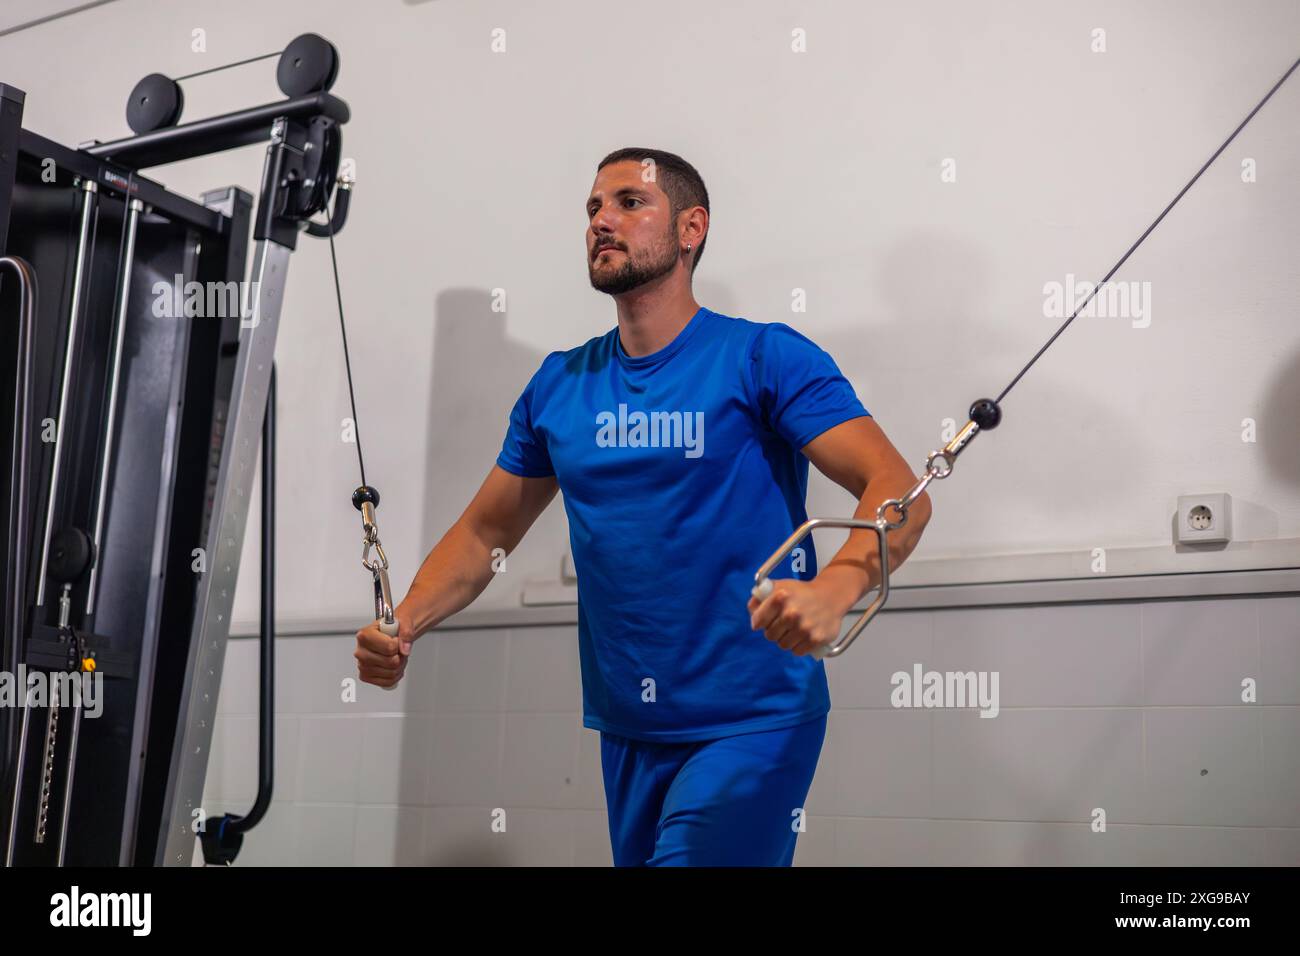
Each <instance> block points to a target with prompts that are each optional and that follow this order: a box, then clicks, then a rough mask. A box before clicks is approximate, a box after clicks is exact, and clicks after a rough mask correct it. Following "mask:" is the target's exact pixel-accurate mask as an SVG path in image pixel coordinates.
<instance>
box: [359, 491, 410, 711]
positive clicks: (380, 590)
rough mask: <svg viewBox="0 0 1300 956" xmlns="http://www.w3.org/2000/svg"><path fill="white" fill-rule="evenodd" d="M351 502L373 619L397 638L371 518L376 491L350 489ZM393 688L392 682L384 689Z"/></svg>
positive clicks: (385, 573) (385, 557)
mask: <svg viewBox="0 0 1300 956" xmlns="http://www.w3.org/2000/svg"><path fill="white" fill-rule="evenodd" d="M352 504H353V507H355V508H356V509H357V510H358V511H360V512H361V529H362V532H363V533H364V535H365V537H364V539H363V542H362V550H361V566H362V567H364V568H365V569H366V570H367V571H369V572H370V574H371V576H372V577H373V578H374V583H375V621H376V622H377V623H378V625H379V630H380V631H381V632H382V633H384V634H387V635H388V636H389V637H397V635H398V633H399V632H400V630H401V628H400V626H399V625H398V623H397V618H396V616H395V615H394V613H393V591H392V586H391V585H390V584H389V581H388V555H386V554H385V553H384V545H383V542H381V541H380V540H379V524H378V522H377V520H376V518H375V509H376V508H377V507H379V492H378V491H377V490H376V489H374V488H372V487H371V486H370V485H362V486H361V487H360V488H358V489H357V490H356V491H354V492H352ZM372 549H373V550H374V552H375V557H373V558H372V557H371V556H370V552H371V550H372ZM396 689H397V685H396V684H394V685H393V686H392V687H385V688H384V690H396Z"/></svg>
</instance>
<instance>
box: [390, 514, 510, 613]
mask: <svg viewBox="0 0 1300 956" xmlns="http://www.w3.org/2000/svg"><path fill="white" fill-rule="evenodd" d="M494 547H495V546H494V545H493V544H491V542H489V541H485V540H484V538H483V536H481V535H480V534H478V533H476V532H475V530H474V529H473V527H472V526H470V525H469V524H467V523H466V522H463V521H457V522H456V523H455V524H454V525H452V526H451V528H449V529H448V531H447V533H446V534H445V535H443V536H442V540H440V541H439V542H438V543H437V544H436V545H434V547H433V550H432V551H430V552H429V556H428V557H426V558H425V559H424V563H423V564H422V565H420V570H419V571H418V572H417V573H416V575H415V580H414V581H412V582H411V587H410V590H409V591H407V593H406V597H405V598H403V599H402V601H401V603H400V604H398V605H397V608H396V609H395V610H396V613H397V615H398V616H399V617H401V618H403V619H405V620H407V621H408V623H409V624H410V627H411V630H412V632H413V633H414V635H415V636H416V637H419V636H420V635H421V634H423V633H425V632H426V631H428V630H431V629H432V628H434V627H436V626H437V625H438V624H439V623H441V622H442V621H444V620H446V619H447V618H449V617H451V616H452V615H453V614H455V613H457V612H458V611H462V610H464V609H465V608H466V607H468V606H469V605H470V604H471V603H473V601H474V599H475V598H477V597H478V596H479V595H480V594H482V593H483V590H484V588H486V587H487V586H488V584H489V583H491V581H492V576H493V573H494V572H493V554H492V552H493V550H494Z"/></svg>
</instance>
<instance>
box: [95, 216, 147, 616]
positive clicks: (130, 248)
mask: <svg viewBox="0 0 1300 956" xmlns="http://www.w3.org/2000/svg"><path fill="white" fill-rule="evenodd" d="M143 210H144V203H142V202H141V201H140V200H138V199H132V200H130V201H129V202H128V203H127V217H126V246H125V248H124V249H123V250H122V269H121V274H120V283H119V291H118V297H117V317H116V319H115V320H114V322H113V361H112V365H111V366H110V369H109V380H108V381H109V385H108V422H107V424H106V425H105V426H104V459H103V461H102V462H101V463H100V467H99V493H98V494H97V495H96V497H95V527H94V531H93V533H92V535H91V538H90V540H91V543H92V544H93V545H94V546H95V550H96V552H98V551H99V549H100V544H101V541H100V538H101V536H102V535H103V533H104V513H105V511H106V510H107V508H108V479H109V475H111V474H112V471H113V433H114V432H115V431H116V426H117V390H118V387H119V385H120V380H121V374H122V346H123V344H124V343H125V341H126V308H127V303H128V300H129V299H130V297H131V267H132V265H133V263H134V260H135V232H136V227H137V225H138V223H139V220H140V213H141V212H142V211H143ZM98 579H99V561H94V562H93V563H92V564H91V565H90V585H89V587H88V589H87V592H86V614H87V615H89V614H91V613H92V612H93V611H94V610H95V587H96V584H97V583H98Z"/></svg>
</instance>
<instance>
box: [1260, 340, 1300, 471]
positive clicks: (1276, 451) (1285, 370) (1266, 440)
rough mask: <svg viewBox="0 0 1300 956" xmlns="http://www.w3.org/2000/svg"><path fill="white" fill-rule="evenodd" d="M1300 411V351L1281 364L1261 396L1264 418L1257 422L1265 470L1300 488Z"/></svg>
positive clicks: (1261, 417) (1261, 416)
mask: <svg viewBox="0 0 1300 956" xmlns="http://www.w3.org/2000/svg"><path fill="white" fill-rule="evenodd" d="M1297 410H1300V352H1296V353H1294V354H1293V355H1292V356H1291V358H1290V359H1289V360H1288V361H1287V362H1284V363H1280V364H1279V366H1278V372H1277V375H1276V376H1274V378H1273V381H1272V382H1270V383H1269V384H1268V387H1267V388H1266V389H1265V390H1264V392H1263V394H1262V395H1261V396H1260V401H1259V416H1260V417H1259V420H1258V421H1257V422H1256V423H1255V424H1256V429H1257V431H1256V435H1255V440H1256V441H1257V442H1258V443H1259V446H1260V451H1261V452H1262V455H1263V460H1264V467H1265V468H1266V469H1267V470H1268V472H1269V473H1270V474H1271V475H1273V476H1274V477H1276V478H1277V479H1278V480H1280V481H1283V482H1285V483H1286V484H1288V485H1290V486H1291V487H1293V488H1294V487H1296V486H1297V485H1300V442H1297V441H1296V440H1295V438H1296V434H1297V433H1298V432H1300V428H1297V426H1296V413H1297Z"/></svg>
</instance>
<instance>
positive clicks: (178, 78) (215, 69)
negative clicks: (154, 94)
mask: <svg viewBox="0 0 1300 956" xmlns="http://www.w3.org/2000/svg"><path fill="white" fill-rule="evenodd" d="M282 52H283V51H277V52H275V53H263V54H262V55H261V56H250V57H249V58H248V59H247V60H240V61H238V62H237V63H227V64H226V65H225V66H214V67H212V68H211V69H210V70H199V72H197V73H186V74H185V75H184V76H174V77H172V80H173V81H174V82H176V83H179V82H180V81H181V80H192V79H194V77H196V76H206V75H207V74H208V73H220V72H221V71H222V70H229V69H231V68H232V67H236V66H243V65H244V64H245V63H256V62H257V61H258V60H267V59H270V58H271V57H273V56H279V55H280V54H281V53H282Z"/></svg>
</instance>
